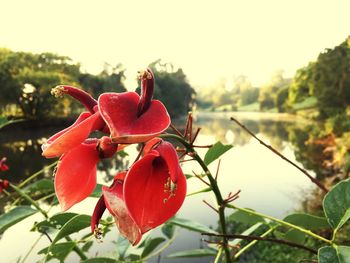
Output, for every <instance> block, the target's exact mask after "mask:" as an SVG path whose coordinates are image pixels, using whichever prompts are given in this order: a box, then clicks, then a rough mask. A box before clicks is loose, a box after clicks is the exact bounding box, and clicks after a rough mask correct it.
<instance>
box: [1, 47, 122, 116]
mask: <svg viewBox="0 0 350 263" xmlns="http://www.w3.org/2000/svg"><path fill="white" fill-rule="evenodd" d="M124 71H125V69H124V68H123V67H122V66H121V65H120V64H118V65H117V66H116V67H112V66H110V65H105V68H104V70H103V71H102V72H101V73H100V74H98V75H92V74H87V73H82V72H81V71H80V65H79V64H75V63H74V62H73V61H72V60H71V59H70V58H69V57H65V56H59V55H56V54H52V53H41V54H32V53H29V52H13V51H11V50H8V49H0V83H1V85H0V91H1V94H2V96H1V97H0V105H1V106H2V108H0V112H1V111H5V108H6V107H7V106H15V107H16V109H18V110H19V111H20V112H21V115H22V116H23V117H24V118H26V119H38V118H41V119H43V118H48V117H58V116H68V114H71V113H75V111H76V110H77V108H78V104H77V103H76V102H75V101H73V100H71V99H70V98H65V97H64V98H62V99H59V100H57V99H56V98H55V97H54V96H52V95H51V89H52V88H53V87H55V86H57V85H60V84H65V85H72V86H78V87H79V86H81V87H83V88H84V89H85V90H87V91H90V92H91V93H92V94H93V95H94V96H95V97H97V96H98V95H100V94H101V93H102V92H106V91H110V92H113V91H114V92H122V91H125V90H126V89H125V87H124V85H123V84H122V82H123V80H124Z"/></svg>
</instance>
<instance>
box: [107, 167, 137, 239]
mask: <svg viewBox="0 0 350 263" xmlns="http://www.w3.org/2000/svg"><path fill="white" fill-rule="evenodd" d="M125 174H126V172H124V173H119V174H118V175H117V176H116V179H115V181H114V183H113V185H112V186H111V187H106V186H103V187H102V193H103V196H104V200H105V204H106V207H107V209H108V210H109V212H110V213H111V214H112V215H113V217H114V220H115V223H116V225H117V227H118V229H119V232H120V233H121V234H122V235H123V236H124V237H126V238H127V239H128V240H129V241H130V242H131V243H132V244H133V245H136V244H137V243H138V242H139V241H140V240H141V237H142V234H141V231H140V229H139V227H138V226H137V225H136V224H135V222H134V220H133V219H132V218H131V217H130V215H129V211H128V210H127V208H126V206H125V203H124V198H123V181H122V180H123V178H124V176H125ZM117 178H118V179H117Z"/></svg>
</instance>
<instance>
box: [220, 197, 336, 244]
mask: <svg viewBox="0 0 350 263" xmlns="http://www.w3.org/2000/svg"><path fill="white" fill-rule="evenodd" d="M226 207H229V208H233V209H236V210H240V211H243V212H246V213H248V214H252V215H256V216H259V217H263V218H266V219H269V220H271V221H274V222H277V223H279V224H281V225H284V226H287V227H290V228H294V229H297V230H299V231H300V232H303V233H305V234H306V235H308V236H312V237H313V238H316V239H318V240H321V241H323V242H325V243H328V244H330V245H332V244H333V242H332V241H331V240H329V239H326V238H324V237H322V236H320V235H317V234H315V233H314V232H311V231H310V230H307V229H305V228H302V227H300V226H297V225H293V224H291V223H288V222H286V221H283V220H280V219H277V218H275V217H272V216H269V215H265V214H261V213H259V212H256V211H253V210H250V209H246V208H242V207H238V206H236V205H233V204H226Z"/></svg>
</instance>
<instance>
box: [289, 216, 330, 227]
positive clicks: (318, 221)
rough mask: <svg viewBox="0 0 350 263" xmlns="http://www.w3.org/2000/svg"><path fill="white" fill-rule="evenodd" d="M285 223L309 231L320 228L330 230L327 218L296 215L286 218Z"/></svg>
mask: <svg viewBox="0 0 350 263" xmlns="http://www.w3.org/2000/svg"><path fill="white" fill-rule="evenodd" d="M283 221H286V222H288V223H291V224H293V225H297V226H300V227H303V228H305V229H309V230H318V229H320V228H328V227H329V224H328V222H327V219H326V218H325V217H320V216H314V215H309V214H304V213H295V214H290V215H288V216H286V217H285V218H284V219H283Z"/></svg>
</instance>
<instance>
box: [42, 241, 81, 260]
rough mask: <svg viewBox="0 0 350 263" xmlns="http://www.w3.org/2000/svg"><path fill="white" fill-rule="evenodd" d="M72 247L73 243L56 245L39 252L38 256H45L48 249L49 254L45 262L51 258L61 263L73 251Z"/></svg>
mask: <svg viewBox="0 0 350 263" xmlns="http://www.w3.org/2000/svg"><path fill="white" fill-rule="evenodd" d="M74 246H75V243H74V242H72V241H69V242H64V243H58V244H55V245H53V246H50V247H46V248H44V249H42V250H40V251H39V252H38V254H47V253H48V251H49V248H50V253H49V254H48V256H47V260H50V259H51V258H57V259H58V260H60V261H62V262H63V261H64V260H65V258H66V257H67V256H68V254H69V253H70V252H71V251H72V250H73V248H74Z"/></svg>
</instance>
